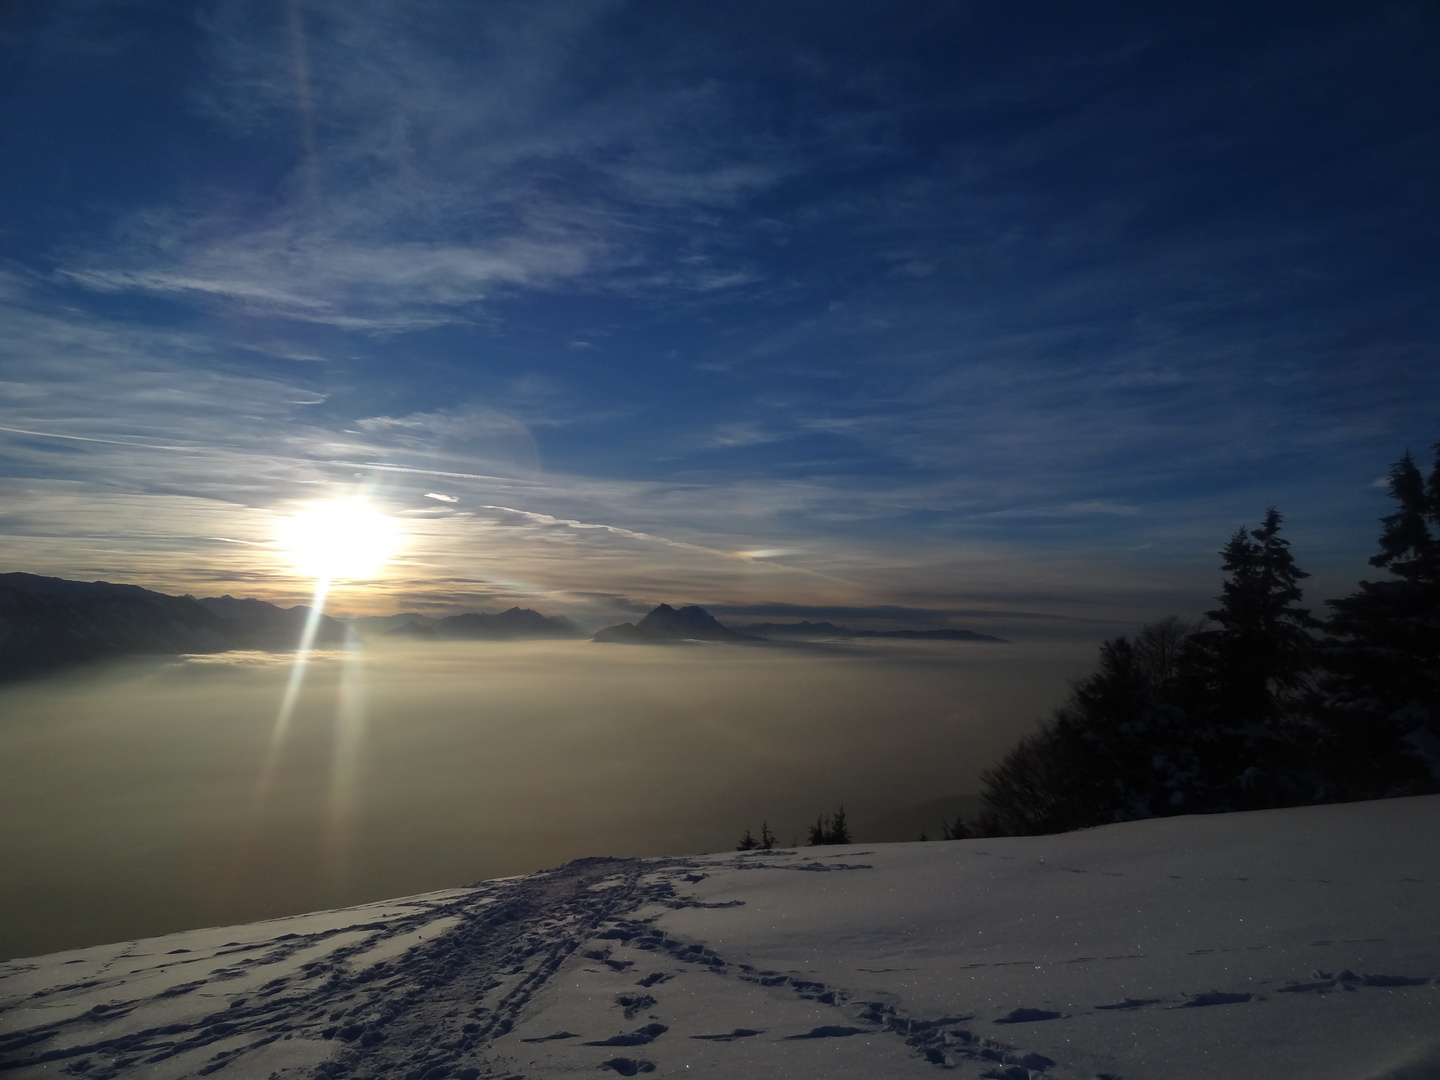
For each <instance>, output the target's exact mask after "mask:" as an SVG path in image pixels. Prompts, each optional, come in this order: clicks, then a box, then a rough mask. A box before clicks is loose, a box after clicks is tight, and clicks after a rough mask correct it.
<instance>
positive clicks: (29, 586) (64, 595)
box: [0, 574, 345, 679]
mask: <svg viewBox="0 0 1440 1080" xmlns="http://www.w3.org/2000/svg"><path fill="white" fill-rule="evenodd" d="M310 614H311V612H310V609H309V608H307V607H293V608H281V607H276V606H275V605H274V604H267V603H265V602H264V601H262V600H237V599H235V598H234V597H233V596H215V597H209V598H207V599H204V600H197V599H196V598H195V597H193V596H167V595H165V594H164V593H158V592H151V591H150V590H149V589H142V588H140V587H139V586H138V585H114V584H111V583H110V582H108V581H90V582H85V581H66V580H64V579H63V578H52V577H40V576H38V575H35V574H0V678H3V679H14V678H18V677H22V676H25V675H30V674H35V673H39V672H43V671H50V670H53V669H55V668H60V667H66V666H69V665H72V664H79V663H87V662H90V661H94V660H105V659H109V658H112V657H119V656H135V655H167V654H169V655H173V654H176V653H215V652H227V651H229V650H231V649H264V650H283V649H293V648H295V646H296V645H297V644H298V643H299V641H300V635H301V633H302V631H303V629H304V626H305V622H306V620H307V619H308V618H309V617H310ZM344 637H345V625H344V624H343V623H342V622H340V621H339V620H337V619H332V618H330V617H328V616H326V615H321V616H319V621H318V623H317V625H316V634H315V642H316V644H318V645H327V644H333V643H335V642H338V641H341V640H343V639H344Z"/></svg>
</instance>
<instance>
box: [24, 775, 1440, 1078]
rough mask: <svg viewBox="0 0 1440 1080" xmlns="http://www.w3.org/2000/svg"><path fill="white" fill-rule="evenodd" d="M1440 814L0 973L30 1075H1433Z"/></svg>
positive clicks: (651, 871)
mask: <svg viewBox="0 0 1440 1080" xmlns="http://www.w3.org/2000/svg"><path fill="white" fill-rule="evenodd" d="M1437 980H1440V799H1436V798H1430V799H1406V800H1394V801H1389V802H1382V803H1368V804H1354V805H1351V806H1344V807H1320V808H1311V809H1304V810H1290V811H1273V812H1268V813H1261V814H1235V815H1225V816H1218V817H1209V818H1180V819H1171V820H1168V821H1156V822H1145V823H1137V824H1131V825H1125V826H1116V827H1111V828H1106V829H1096V830H1090V831H1087V832H1083V833H1076V834H1070V835H1067V836H1059V837H1041V838H1033V839H1007V840H974V841H962V842H954V843H932V844H897V845H884V846H880V847H872V848H867V847H846V848H820V849H805V850H801V851H775V852H747V853H743V854H737V853H730V854H724V855H713V856H699V857H694V858H685V859H649V860H610V859H589V860H582V861H580V862H576V863H571V864H569V865H567V866H564V867H561V868H559V869H558V870H553V871H549V872H546V873H542V874H535V875H531V876H529V877H525V878H516V879H509V880H502V881H495V882H488V883H485V884H483V885H480V886H476V887H474V888H471V889H461V890H452V891H449V892H443V893H435V894H429V895H426V896H420V897H412V898H409V899H406V900H399V901H389V902H386V903H383V904H373V905H367V906H364V907H360V908H351V909H347V910H344V911H336V912H326V913H319V914H315V915H307V916H299V917H296V918H294V919H287V920H278V921H275V922H270V923H258V924H253V925H251V926H249V927H241V928H230V929H220V930H206V931H193V932H189V933H185V934H179V935H172V936H171V937H168V938H157V939H151V940H149V941H143V942H130V943H128V944H126V945H121V946H109V947H104V948H98V949H87V950H80V951H76V952H73V953H62V954H55V955H53V956H49V957H41V958H37V959H35V960H30V961H14V962H11V963H8V964H3V965H0V1010H3V1013H0V1071H5V1072H7V1075H11V1076H17V1077H29V1076H56V1075H69V1076H84V1077H107V1078H108V1077H129V1076H144V1077H154V1078H157V1080H163V1078H168V1077H182V1076H200V1075H211V1074H220V1075H221V1076H222V1077H225V1076H228V1077H236V1078H239V1077H244V1078H247V1080H248V1078H251V1077H255V1078H270V1077H274V1078H280V1080H289V1078H291V1077H297V1078H298V1077H305V1078H321V1077H329V1078H336V1080H339V1078H345V1080H352V1078H353V1080H360V1078H370V1077H376V1078H378V1077H401V1078H413V1080H442V1078H457V1080H475V1078H479V1077H487V1078H501V1077H504V1078H509V1077H526V1078H529V1080H539V1078H543V1077H560V1076H598V1077H601V1078H602V1080H603V1077H604V1076H607V1075H608V1076H614V1075H620V1076H636V1075H653V1076H656V1077H660V1076H666V1075H670V1076H678V1075H681V1074H684V1075H687V1076H695V1075H700V1074H707V1075H712V1076H722V1077H735V1076H747V1077H757V1078H768V1077H779V1076H792V1077H826V1078H849V1077H855V1078H860V1077H866V1078H874V1077H910V1076H914V1077H922V1076H925V1077H935V1076H938V1075H939V1074H941V1073H946V1074H949V1075H954V1076H962V1077H1002V1078H1013V1080H1022V1078H1023V1080H1035V1078H1037V1077H1045V1078H1055V1080H1064V1078H1071V1077H1085V1078H1097V1077H1098V1078H1103V1080H1111V1078H1123V1080H1149V1078H1154V1080H1160V1078H1166V1080H1169V1078H1174V1077H1216V1078H1218V1077H1227V1078H1228V1077H1235V1076H1265V1077H1267V1078H1268V1077H1292V1076H1293V1077H1306V1078H1307V1080H1315V1078H1332V1077H1333V1078H1335V1080H1340V1078H1357V1080H1358V1078H1371V1080H1381V1078H1383V1080H1420V1078H1432V1080H1433V1078H1435V1077H1440V982H1437Z"/></svg>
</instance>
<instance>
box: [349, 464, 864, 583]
mask: <svg viewBox="0 0 1440 1080" xmlns="http://www.w3.org/2000/svg"><path fill="white" fill-rule="evenodd" d="M331 464H334V465H343V466H345V467H346V468H351V469H377V470H379V471H380V472H394V473H410V474H412V475H415V476H444V477H448V478H450V479H452V480H492V481H498V482H499V483H504V484H531V482H530V481H526V480H520V479H518V478H516V477H513V476H487V475H485V474H484V473H462V472H445V471H444V470H443V469H412V468H409V467H407V466H404V465H387V464H384V463H383V462H378V461H333V462H331ZM531 486H535V485H533V484H531ZM480 505H481V509H483V510H500V511H503V512H504V513H507V514H518V515H519V516H521V517H524V518H529V519H530V520H531V521H538V522H540V523H541V524H545V525H564V526H565V527H566V528H569V529H600V530H602V531H604V532H608V533H610V534H612V535H614V536H623V537H625V538H626V539H629V540H643V541H647V542H648V543H652V544H664V545H665V546H667V547H673V548H680V549H682V550H684V551H698V552H699V553H700V554H702V555H712V556H714V557H716V558H719V559H731V560H733V559H735V558H736V557H737V553H736V552H733V551H721V550H720V549H719V548H712V547H705V546H704V545H702V544H690V543H686V542H685V541H684V540H671V539H670V538H669V537H667V536H656V535H655V534H654V533H644V532H636V531H635V530H634V529H622V528H621V527H620V526H619V525H606V524H604V523H602V522H594V521H577V520H576V519H574V518H558V517H553V516H551V515H550V514H539V513H536V512H535V511H533V510H518V509H516V508H515V507H513V506H497V505H494V504H492V503H482V504H480ZM747 561H748V562H751V563H753V564H754V565H756V566H764V567H767V568H772V569H777V570H789V571H792V572H793V573H796V574H809V575H810V576H811V577H818V578H824V579H825V580H826V581H836V582H839V583H840V584H842V585H850V586H852V587H858V586H856V583H855V582H853V581H849V580H847V579H845V578H842V577H836V576H835V575H834V574H826V573H824V572H822V571H820V570H810V569H807V568H806V567H803V566H791V565H790V564H789V563H782V562H776V561H775V560H772V559H766V560H764V561H757V560H753V559H751V560H747Z"/></svg>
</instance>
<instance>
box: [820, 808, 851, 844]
mask: <svg viewBox="0 0 1440 1080" xmlns="http://www.w3.org/2000/svg"><path fill="white" fill-rule="evenodd" d="M825 842H826V843H827V844H848V843H850V826H848V825H847V824H845V807H843V806H842V807H840V808H839V809H838V810H836V811H835V816H834V817H833V818H831V819H830V831H829V834H828V835H827V836H826V839H825Z"/></svg>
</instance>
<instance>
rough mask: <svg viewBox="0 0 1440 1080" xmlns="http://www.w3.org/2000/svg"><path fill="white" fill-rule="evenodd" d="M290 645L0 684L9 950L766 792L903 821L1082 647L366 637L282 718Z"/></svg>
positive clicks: (110, 935) (682, 835) (962, 783)
mask: <svg viewBox="0 0 1440 1080" xmlns="http://www.w3.org/2000/svg"><path fill="white" fill-rule="evenodd" d="M289 659H290V658H289V657H287V656H275V655H267V654H223V655H220V656H214V657H204V658H196V659H194V660H190V661H181V662H166V661H140V662H135V663H131V664H126V665H123V666H121V667H119V668H115V669H111V670H109V671H97V672H92V673H90V674H88V675H84V676H72V677H69V678H67V679H64V680H51V681H47V682H41V683H36V684H31V685H28V686H21V687H11V688H9V689H6V690H5V691H4V692H3V695H0V696H3V702H0V704H3V708H4V712H5V716H6V724H5V727H4V730H3V731H0V817H3V818H4V820H6V821H7V822H8V823H10V825H11V827H9V828H7V830H6V831H5V832H4V834H3V835H0V861H3V863H4V865H5V866H6V867H7V873H6V875H5V879H4V881H3V882H0V915H3V918H0V927H3V928H4V929H3V932H0V955H5V956H9V955H16V954H27V953H28V954H33V953H39V952H43V951H49V950H51V949H55V948H60V947H63V946H69V945H75V944H79V943H80V942H82V941H90V942H99V941H110V940H116V939H119V938H124V937H130V936H135V935H140V934H150V933H158V932H160V931H162V930H168V929H176V928H179V927H183V926H199V925H217V924H225V923H230V922H236V921H248V920H251V919H255V918H259V917H262V916H266V915H275V914H280V913H285V912H296V911H304V910H312V909H316V908H321V907H328V906H333V905H336V904H342V903H351V902H356V901H359V900H362V899H371V898H381V897H386V896H394V895H402V894H407V893H413V892H418V891H421V890H425V889H435V888H440V887H444V886H446V885H458V884H463V883H466V882H469V881H472V880H475V879H479V878H487V877H494V876H500V875H505V874H515V873H522V872H526V871H530V870H536V869H540V868H543V867H546V866H554V865H557V864H559V863H561V862H563V861H565V860H567V859H572V858H577V857H580V856H585V855H598V854H613V855H635V854H660V853H667V852H693V851H709V850H723V849H725V848H728V847H729V846H731V845H733V844H734V842H735V840H736V838H738V837H739V835H740V833H741V832H742V831H743V830H744V829H746V828H749V829H751V830H752V831H758V829H759V826H760V822H761V820H762V819H763V820H766V821H768V822H769V824H770V826H771V828H772V829H773V830H774V831H775V832H776V834H777V835H779V836H780V837H781V838H782V839H783V840H784V841H786V842H788V841H789V840H790V839H791V838H792V836H800V837H802V838H803V835H804V831H805V828H806V826H807V825H808V824H809V823H810V822H811V821H813V820H814V817H815V816H816V815H818V814H820V813H821V812H830V811H832V810H834V808H835V807H836V806H837V805H838V804H840V803H844V804H845V807H846V811H847V814H848V815H849V817H850V820H851V822H852V824H853V826H854V828H855V830H856V833H857V836H858V837H859V838H860V839H862V840H863V839H865V838H867V837H869V838H871V839H884V838H889V839H905V838H910V837H908V834H906V835H905V836H886V835H884V833H885V830H886V829H887V828H889V829H892V830H893V829H894V828H896V827H897V826H896V825H895V824H894V823H893V821H892V822H891V823H890V824H889V825H887V820H888V819H891V818H893V817H894V815H896V814H897V813H899V814H902V815H903V813H904V812H906V811H911V810H914V809H915V808H916V807H917V806H918V804H921V803H923V802H925V801H926V800H930V799H942V798H946V797H949V796H955V795H959V794H962V793H966V792H972V793H973V792H974V791H975V790H976V774H977V771H978V770H979V769H980V768H981V767H983V766H984V765H986V764H989V763H990V762H991V761H993V760H994V759H995V758H996V757H997V756H998V755H999V754H1000V753H1001V752H1003V750H1004V749H1005V748H1007V747H1008V745H1009V744H1010V743H1011V741H1012V740H1013V739H1014V738H1015V737H1016V735H1017V733H1019V732H1021V731H1023V730H1026V729H1028V727H1029V725H1030V724H1032V723H1033V722H1034V720H1036V719H1037V718H1038V717H1039V716H1041V715H1043V714H1044V713H1045V712H1046V711H1047V710H1048V708H1049V707H1050V706H1051V705H1052V704H1054V703H1055V702H1056V701H1058V699H1059V697H1060V695H1061V694H1062V693H1063V692H1064V687H1065V680H1066V678H1067V677H1070V676H1073V675H1075V674H1078V673H1080V672H1082V671H1084V670H1085V669H1086V667H1087V666H1088V664H1089V662H1090V659H1091V654H1090V650H1088V649H1077V648H1074V647H1054V646H1049V647H1044V646H1029V647H1026V646H1014V645H966V644H963V643H961V644H944V645H937V646H919V645H914V644H903V645H902V644H895V645H891V646H889V647H884V648H860V647H853V648H844V649H833V650H823V649H815V650H806V649H790V650H779V651H770V650H757V649H753V648H745V647H714V646H711V647H706V646H695V647H687V646H678V647H673V648H672V647H663V646H657V647H626V646H605V645H597V644H592V643H589V642H570V643H557V644H519V645H493V644H484V645H468V644H467V645H447V646H434V647H408V646H403V645H396V646H392V647H389V648H383V649H382V648H376V647H374V646H370V647H367V649H366V651H365V652H364V653H363V654H348V655H347V654H346V653H343V652H335V653H325V654H319V655H317V656H316V657H315V658H314V659H313V660H312V662H311V665H310V667H309V669H308V672H307V675H306V679H305V686H304V690H303V692H302V693H301V696H300V698H299V702H298V706H297V708H296V710H295V712H294V715H293V717H292V718H291V719H290V720H289V722H288V724H286V725H285V726H284V727H283V729H280V730H277V728H276V717H277V713H278V710H279V708H280V704H281V701H282V699H283V698H284V694H285V687H286V684H287V681H288V679H289V677H290V672H291V669H290V666H289ZM907 820H908V819H907ZM903 827H905V828H908V827H909V826H903ZM914 827H915V828H916V830H917V831H918V828H919V826H918V825H916V826H914ZM928 827H929V828H930V830H931V831H932V833H933V832H935V830H937V829H938V827H939V821H938V820H937V821H935V822H933V823H931V824H930V825H929V826H928Z"/></svg>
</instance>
